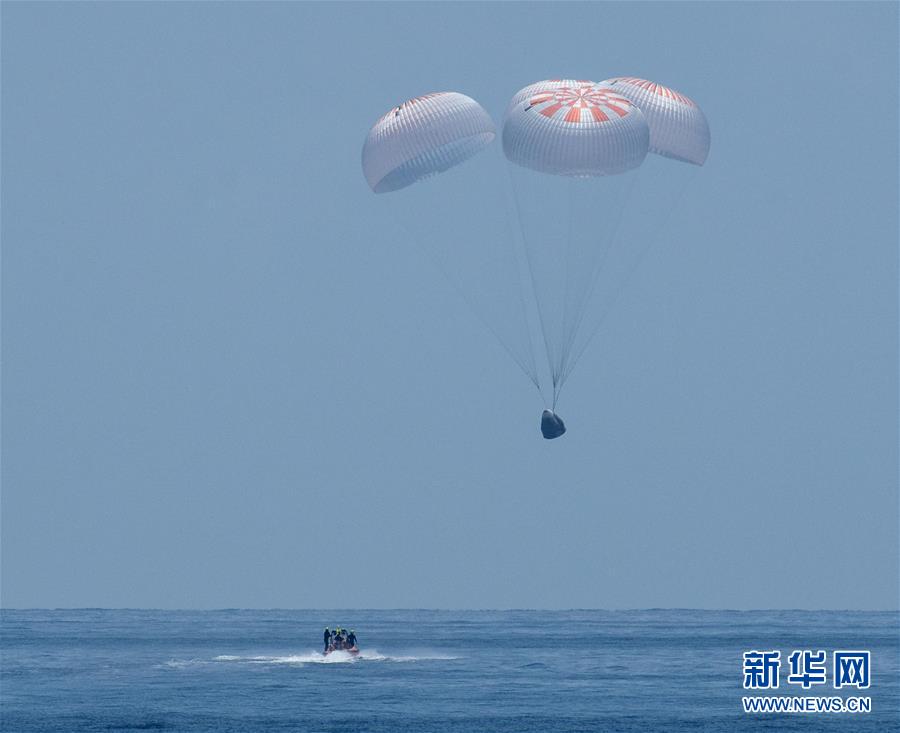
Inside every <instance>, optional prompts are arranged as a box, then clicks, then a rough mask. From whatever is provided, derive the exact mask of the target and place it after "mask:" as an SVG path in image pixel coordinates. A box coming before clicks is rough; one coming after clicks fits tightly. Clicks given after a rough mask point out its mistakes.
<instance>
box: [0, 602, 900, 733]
mask: <svg viewBox="0 0 900 733" xmlns="http://www.w3.org/2000/svg"><path fill="white" fill-rule="evenodd" d="M0 619H2V621H0V631H2V637H0V651H2V658H0V664H2V676H0V727H2V730H3V731H4V732H5V733H28V732H30V731H64V732H65V733H75V732H77V731H104V732H105V733H109V732H110V731H142V730H163V731H184V732H185V733H188V732H194V731H198V732H199V731H204V732H205V731H241V732H244V731H322V732H323V733H325V732H328V733H338V732H341V733H343V732H348V733H349V732H354V733H356V732H360V733H361V732H365V731H370V732H371V733H396V732H399V731H434V732H435V733H470V732H471V733H475V732H478V733H490V732H493V731H496V732H497V733H512V732H513V731H537V732H539V733H555V732H556V731H566V732H567V733H577V732H581V731H585V732H586V731H592V732H595V731H596V732H603V731H609V732H613V731H621V732H623V733H625V732H630V731H647V732H650V731H653V732H657V731H713V732H718V731H722V732H723V733H724V732H726V731H727V732H729V733H730V732H732V731H770V730H785V731H794V730H796V731H820V730H821V731H878V732H879V733H882V732H884V731H897V730H900V614H898V613H897V612H885V613H869V612H851V611H749V612H739V611H695V610H644V611H594V610H582V611H578V610H573V611H428V610H397V611H361V610H328V611H310V610H304V611H288V610H221V611H155V610H102V609H80V610H9V609H7V610H3V611H2V612H0ZM335 625H340V626H343V627H345V628H351V627H352V628H353V629H355V631H356V633H357V636H358V637H359V646H360V649H361V650H362V654H361V655H360V657H358V658H351V657H350V656H349V655H347V654H346V653H338V654H335V655H331V656H329V657H323V656H322V655H321V654H320V651H321V638H322V630H323V628H324V627H325V626H335ZM795 649H797V650H800V649H812V650H818V649H824V650H827V652H828V659H829V669H828V675H829V677H828V682H827V684H823V685H813V687H812V688H811V689H810V690H809V691H808V692H807V693H804V692H803V690H802V688H801V687H800V686H798V685H792V684H788V683H786V681H785V677H786V676H787V675H788V672H789V669H788V665H787V659H788V655H789V654H790V653H791V652H792V651H793V650H795ZM841 649H845V650H846V649H849V650H860V649H862V650H868V651H870V652H871V667H870V674H871V683H870V687H869V689H866V690H856V689H851V690H849V691H848V690H846V689H841V690H835V689H833V687H832V684H831V683H832V680H831V669H830V662H831V655H832V651H833V650H841ZM750 650H780V651H781V657H782V662H783V668H782V670H781V686H780V688H779V689H778V690H775V691H768V693H767V694H780V695H791V696H798V695H802V694H812V695H819V696H834V695H841V696H847V695H857V696H860V695H865V696H868V697H870V698H871V706H872V709H871V712H868V713H856V714H853V713H821V712H819V713H794V714H787V713H778V714H776V713H766V714H760V713H755V714H748V713H744V712H743V709H742V703H741V698H742V696H744V695H747V694H751V693H748V692H747V691H745V690H744V689H743V688H742V681H743V676H742V663H743V662H742V654H743V652H745V651H750Z"/></svg>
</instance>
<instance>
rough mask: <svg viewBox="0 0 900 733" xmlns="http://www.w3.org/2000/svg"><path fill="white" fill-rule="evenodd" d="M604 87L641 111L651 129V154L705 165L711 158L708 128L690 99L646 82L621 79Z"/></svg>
mask: <svg viewBox="0 0 900 733" xmlns="http://www.w3.org/2000/svg"><path fill="white" fill-rule="evenodd" d="M601 84H602V85H603V86H605V87H608V88H610V89H612V90H614V91H615V92H616V93H618V94H620V95H622V96H623V97H627V98H628V99H630V100H631V101H632V102H633V103H634V104H635V106H637V107H640V109H641V111H642V112H643V113H644V117H646V118H647V124H648V125H649V126H650V152H652V153H656V154H657V155H664V156H666V157H667V158H674V159H675V160H681V161H683V162H685V163H693V164H694V165H703V164H704V163H705V162H706V156H707V155H708V154H709V125H708V124H707V122H706V116H705V115H704V114H703V110H701V109H700V107H698V106H697V103H696V102H694V100H693V99H691V98H690V97H687V96H685V95H684V94H681V93H680V92H676V91H675V90H674V89H669V88H668V87H664V86H663V85H662V84H657V83H655V82H652V81H647V80H646V79H638V78H637V77H634V76H620V77H615V78H613V79H607V80H606V81H604V82H601Z"/></svg>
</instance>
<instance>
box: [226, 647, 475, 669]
mask: <svg viewBox="0 0 900 733" xmlns="http://www.w3.org/2000/svg"><path fill="white" fill-rule="evenodd" d="M443 659H446V660H452V659H458V657H454V656H449V655H441V654H430V655H429V654H425V655H416V656H411V655H410V656H395V655H390V654H381V653H379V652H378V651H377V650H375V649H364V650H361V651H360V653H359V654H350V653H349V652H345V651H340V650H338V651H333V652H331V654H327V655H325V654H322V653H321V652H306V653H303V654H286V655H283V656H268V655H258V656H246V657H245V656H233V655H229V654H222V655H220V656H218V657H214V658H213V660H212V661H213V662H220V663H228V664H289V665H298V666H299V665H305V664H356V663H359V662H426V661H433V660H443Z"/></svg>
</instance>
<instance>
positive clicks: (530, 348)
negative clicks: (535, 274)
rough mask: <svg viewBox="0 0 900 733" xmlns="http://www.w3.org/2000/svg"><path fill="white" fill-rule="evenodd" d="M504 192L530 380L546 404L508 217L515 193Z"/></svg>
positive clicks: (500, 161) (513, 235)
mask: <svg viewBox="0 0 900 733" xmlns="http://www.w3.org/2000/svg"><path fill="white" fill-rule="evenodd" d="M497 164H498V165H500V166H501V167H504V168H505V167H506V162H505V160H503V159H502V156H501V155H500V154H499V153H498V154H497ZM508 172H509V171H508V169H507V173H508ZM506 194H507V216H505V217H504V218H505V220H506V231H507V235H508V237H509V243H510V247H509V249H510V252H509V254H510V255H511V256H512V265H513V268H514V271H515V273H516V295H517V296H518V298H519V307H520V308H521V310H522V322H523V323H524V324H525V332H526V334H525V336H526V342H527V347H528V360H529V362H530V364H531V374H532V375H533V377H532V380H531V381H532V383H533V384H534V386H535V387H536V388H537V391H538V394H539V395H540V396H541V401H542V402H544V404H546V400H545V399H544V393H543V392H542V391H541V385H540V377H539V375H538V369H537V362H536V360H535V356H534V351H535V348H534V343H533V341H532V334H531V324H530V322H529V318H528V303H527V302H526V299H525V288H524V287H523V284H522V274H521V272H520V270H519V267H520V265H519V256H518V247H516V233H515V231H513V225H512V222H511V221H510V217H509V198H510V194H512V198H513V200H515V193H514V192H512V191H511V190H510V187H507V189H506Z"/></svg>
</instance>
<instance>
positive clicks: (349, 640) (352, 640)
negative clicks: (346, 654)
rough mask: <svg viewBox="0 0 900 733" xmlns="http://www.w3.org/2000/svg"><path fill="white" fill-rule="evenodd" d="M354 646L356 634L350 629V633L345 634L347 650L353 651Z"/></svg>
mask: <svg viewBox="0 0 900 733" xmlns="http://www.w3.org/2000/svg"><path fill="white" fill-rule="evenodd" d="M355 646H356V632H354V631H353V629H350V633H349V634H347V648H348V649H353V648H354V647H355Z"/></svg>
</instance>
